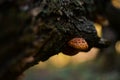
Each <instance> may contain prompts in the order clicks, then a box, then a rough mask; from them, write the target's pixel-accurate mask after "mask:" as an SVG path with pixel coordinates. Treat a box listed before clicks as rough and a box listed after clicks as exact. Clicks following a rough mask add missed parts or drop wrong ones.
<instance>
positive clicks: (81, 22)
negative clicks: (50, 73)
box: [0, 0, 108, 80]
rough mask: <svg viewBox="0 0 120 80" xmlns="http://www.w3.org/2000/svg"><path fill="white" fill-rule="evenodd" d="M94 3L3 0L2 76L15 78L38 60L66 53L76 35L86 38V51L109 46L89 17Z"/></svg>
mask: <svg viewBox="0 0 120 80" xmlns="http://www.w3.org/2000/svg"><path fill="white" fill-rule="evenodd" d="M92 5H93V2H92V0H91V1H89V0H85V1H84V0H75V1H73V0H24V1H21V0H1V1H0V26H1V27H0V40H1V41H0V80H16V79H17V77H18V76H19V75H20V74H21V73H22V72H23V71H24V70H26V69H28V68H29V67H31V66H33V65H35V64H37V63H38V62H39V61H46V60H47V59H48V58H49V57H51V56H53V55H56V54H58V53H59V52H63V53H66V52H67V51H69V50H68V49H72V48H68V47H69V46H68V41H69V40H71V39H72V38H75V37H80V38H84V39H85V40H86V42H87V43H88V49H87V50H85V51H89V50H90V49H91V48H92V47H98V48H103V47H106V46H108V42H107V41H106V40H104V39H101V38H99V37H98V36H97V32H96V29H95V28H94V25H93V23H92V22H91V21H90V20H88V19H87V18H90V17H91V16H90V15H91V13H92ZM88 14H89V15H88ZM74 50H75V53H77V52H79V51H81V50H76V49H74ZM74 50H71V51H73V52H74ZM67 55H70V54H67Z"/></svg>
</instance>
